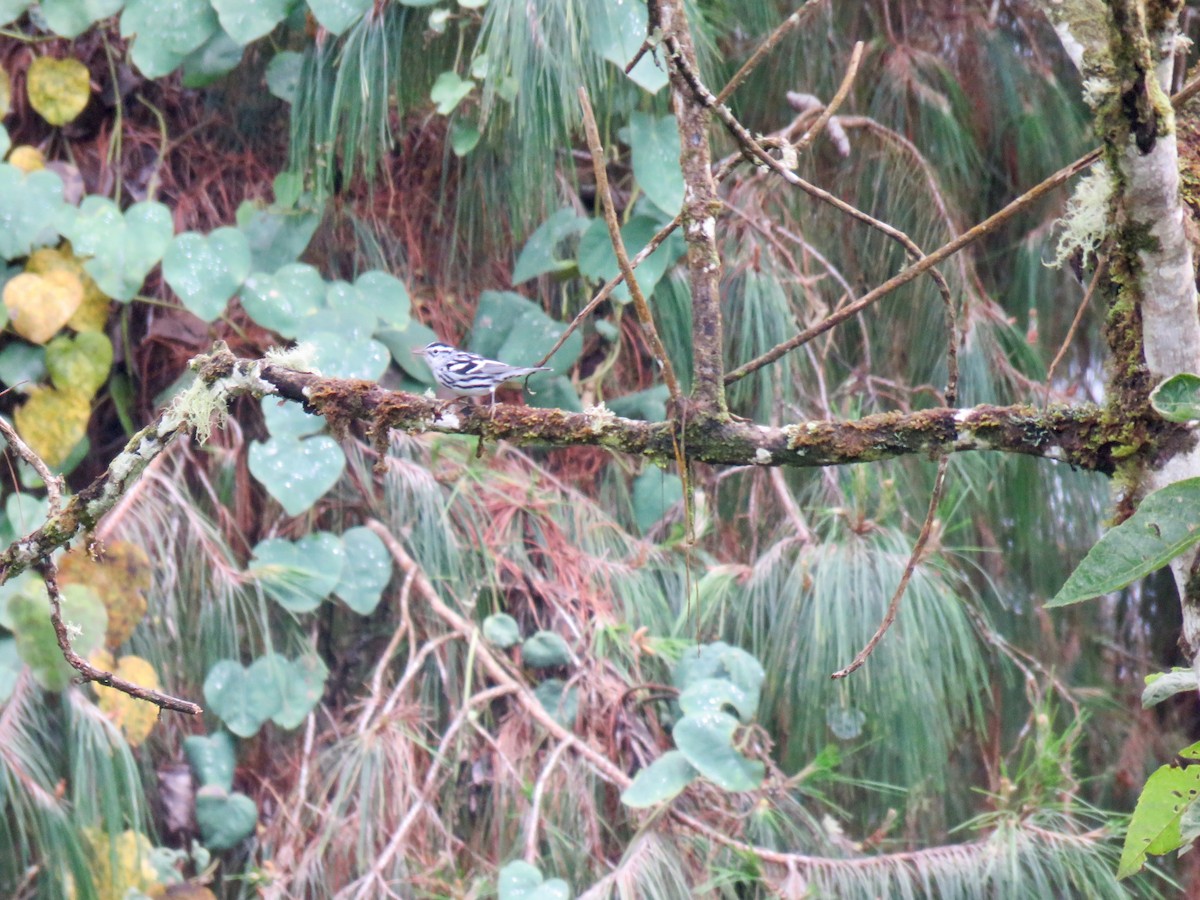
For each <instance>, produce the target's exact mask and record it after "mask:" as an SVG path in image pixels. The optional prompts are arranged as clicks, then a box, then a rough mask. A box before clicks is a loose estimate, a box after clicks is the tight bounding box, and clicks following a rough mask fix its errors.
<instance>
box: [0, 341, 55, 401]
mask: <svg viewBox="0 0 1200 900" xmlns="http://www.w3.org/2000/svg"><path fill="white" fill-rule="evenodd" d="M45 374H46V348H45V347H38V346H35V345H34V344H26V343H24V342H23V341H22V342H14V343H11V344H9V345H8V346H7V347H5V348H4V349H3V350H0V383H2V384H4V385H5V386H6V387H9V388H14V389H16V390H18V391H21V392H22V393H28V392H29V389H30V388H31V387H33V386H34V385H36V384H37V383H38V382H39V381H41V380H42V378H43V377H44V376H45Z"/></svg>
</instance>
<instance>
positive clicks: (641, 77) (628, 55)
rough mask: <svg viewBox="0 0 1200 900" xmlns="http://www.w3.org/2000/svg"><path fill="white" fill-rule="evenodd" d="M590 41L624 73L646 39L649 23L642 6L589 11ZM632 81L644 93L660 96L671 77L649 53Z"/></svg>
mask: <svg viewBox="0 0 1200 900" xmlns="http://www.w3.org/2000/svg"><path fill="white" fill-rule="evenodd" d="M588 9H589V10H590V13H591V14H590V16H589V17H588V37H589V39H590V42H591V45H592V48H593V50H594V51H595V52H597V53H599V54H600V55H601V56H603V57H604V58H605V59H607V60H608V61H609V62H611V63H613V64H614V65H616V67H617V68H618V69H620V70H621V71H622V72H624V71H625V66H626V65H628V64H629V62H630V61H631V60H632V59H633V57H634V54H636V53H637V52H638V49H639V48H640V47H641V46H642V42H643V41H645V39H646V32H647V26H648V21H649V16H648V13H647V12H646V6H645V4H642V3H598V4H596V5H594V6H590V7H588ZM629 77H630V78H631V79H633V81H634V83H635V84H637V85H638V86H639V87H641V88H642V89H643V90H646V91H649V92H650V93H651V94H653V93H656V92H657V91H658V90H659V89H660V88H662V87H663V85H665V84H666V83H667V73H666V70H665V67H662V66H660V65H659V64H658V62H657V61H656V60H655V59H654V54H652V53H647V54H645V55H644V56H643V57H642V58H641V59H640V60H638V64H637V65H636V66H634V67H633V68H632V69H630V70H629Z"/></svg>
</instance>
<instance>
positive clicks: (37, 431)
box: [13, 387, 92, 469]
mask: <svg viewBox="0 0 1200 900" xmlns="http://www.w3.org/2000/svg"><path fill="white" fill-rule="evenodd" d="M91 417H92V404H91V398H90V397H89V396H88V395H87V394H83V393H80V392H79V391H73V390H72V391H60V390H58V389H57V388H52V387H38V388H34V389H33V390H32V391H30V392H29V399H28V400H26V401H25V403H24V404H23V405H22V406H19V407H17V410H16V412H14V413H13V423H14V424H15V425H16V426H17V432H18V433H19V434H20V435H21V437H22V438H24V439H25V443H27V444H28V445H29V446H30V448H31V449H32V450H33V452H34V453H36V454H37V455H38V456H40V457H41V458H42V460H43V461H45V463H46V465H48V466H50V467H51V468H52V469H53V468H57V467H58V466H59V465H61V464H62V463H63V462H65V461H66V460H67V458H68V457H69V456H70V455H71V451H72V450H74V449H75V446H76V445H77V444H78V443H79V442H80V441H82V440H83V439H84V437H86V436H87V424H88V419H90V418H91Z"/></svg>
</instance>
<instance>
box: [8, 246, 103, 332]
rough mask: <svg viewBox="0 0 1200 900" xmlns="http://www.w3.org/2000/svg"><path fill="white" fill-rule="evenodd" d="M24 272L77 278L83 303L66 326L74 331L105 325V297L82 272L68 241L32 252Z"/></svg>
mask: <svg viewBox="0 0 1200 900" xmlns="http://www.w3.org/2000/svg"><path fill="white" fill-rule="evenodd" d="M25 271H26V272H32V273H33V274H34V275H48V274H49V273H50V272H71V273H72V274H74V275H76V276H78V278H79V281H80V283H81V284H82V285H83V303H81V304H80V305H79V309H77V310H75V312H74V314H72V316H71V318H69V319H68V320H67V326H68V327H70V328H74V329H75V330H76V331H103V330H104V329H105V326H107V325H108V305H109V298H108V295H107V294H105V293H104V291H102V290H100V286H99V285H97V284H96V282H95V279H93V278H92V276H91V275H89V274H88V273H87V270H86V269H84V267H83V260H81V259H80V258H79V257H78V256H76V255H75V254H74V252H73V251H72V250H71V245H70V243H69V242H67V241H63V243H62V245H61V246H59V247H43V248H41V249H40V250H34V251H33V253H31V254H29V259H27V260H25Z"/></svg>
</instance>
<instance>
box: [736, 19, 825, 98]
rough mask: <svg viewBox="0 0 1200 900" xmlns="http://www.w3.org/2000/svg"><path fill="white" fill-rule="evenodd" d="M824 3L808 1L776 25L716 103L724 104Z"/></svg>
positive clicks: (743, 64)
mask: <svg viewBox="0 0 1200 900" xmlns="http://www.w3.org/2000/svg"><path fill="white" fill-rule="evenodd" d="M824 3H825V0H808V2H807V3H805V4H804V5H803V6H802V7H800V8H799V9H798V10H796V11H795V12H794V13H792V14H791V15H790V16H788V17H787V18H786V19H784V20H783V21H782V22H780V23H779V24H778V25H776V26H775V30H774V31H772V32H771V33H770V34H768V35H767V37H766V39H765V40H764V41H763V42H762V43H761V44H759V45H758V46H757V47H756V48H755V49H754V52H753V53H751V54H750V58H749V59H747V60H746V61H745V62H744V63H742V67H741V68H740V69H738V70H737V71H736V72H735V73H734V75H733V77H732V78H730V79H729V83H728V84H726V85H725V87H723V88H721V93H719V94H717V102H718V103H724V102H725V101H726V100H728V99H729V96H730V95H731V94H732V93H733V92H734V91H736V90H737V89H738V88H739V87H740V86H741V84H742V82H743V81H745V80H746V77H747V76H748V75H749V74H750V73H751V72H753V71H754V70H755V69H756V68H757V67H758V64H759V63H761V62H762V61H763V60H764V59H765V58H766V56H767V54H768V53H770V52H771V51H772V50H774V49H775V47H776V46H778V44H779V42H780V41H782V40H783V39H784V38H785V37H787V36H788V35H789V34H791V33H792V31H793V30H794V29H795V28H796V26H797V25H800V24H802V23H804V22H807V21H808V19H809V18H810V17H811V16H812V14H813V13H815V12H816V11H817V10H818V9H820V8H821V6H822V5H823V4H824Z"/></svg>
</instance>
